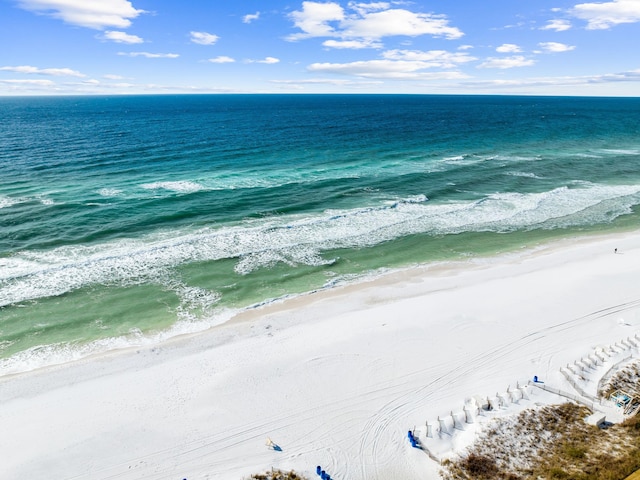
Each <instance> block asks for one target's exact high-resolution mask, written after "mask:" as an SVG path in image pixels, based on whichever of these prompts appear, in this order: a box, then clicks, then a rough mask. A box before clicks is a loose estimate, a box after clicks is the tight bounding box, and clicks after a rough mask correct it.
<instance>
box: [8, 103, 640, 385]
mask: <svg viewBox="0 0 640 480" xmlns="http://www.w3.org/2000/svg"><path fill="white" fill-rule="evenodd" d="M0 172H1V174H0V375H6V374H11V373H16V372H23V371H28V370H31V369H34V368H39V367H43V366H47V365H52V364H57V363H62V362H68V361H71V360H74V359H78V358H82V357H84V356H87V355H91V354H95V353H101V352H106V351H109V350H113V349H119V348H125V347H129V346H137V345H154V344H157V343H159V342H162V341H165V340H167V339H168V338H171V337H172V336H176V335H179V334H183V333H191V332H198V331H202V330H205V329H209V328H211V327H212V326H215V325H218V324H221V323H223V322H225V321H227V320H228V319H229V318H231V317H232V316H233V315H234V314H235V313H237V312H240V311H243V310H245V309H250V308H255V307H256V306H260V305H264V304H267V303H269V302H273V301H276V300H279V299H283V298H290V297H294V296H296V295H301V294H304V293H307V292H311V291H315V290H319V289H327V288H333V287H335V286H338V285H343V284H347V283H350V282H357V281H360V280H362V279H363V278H370V277H371V276H376V275H380V274H382V273H384V272H388V271H391V270H395V269H402V268H407V267H411V266H415V265H422V264H429V263H434V262H446V261H452V260H465V259H475V258H484V257H490V256H495V255H500V254H504V253H513V252H518V251H521V250H522V249H524V248H535V247H536V246H539V245H542V244H544V243H546V242H549V241H553V240H557V239H562V238H573V237H578V236H589V235H596V234H602V233H612V232H623V231H630V230H634V229H637V227H638V224H639V222H638V220H639V216H640V207H639V206H640V98H578V97H516V96H439V95H175V96H172V95H166V96H113V97H109V96H104V97H20V98H15V97H5V98H0Z"/></svg>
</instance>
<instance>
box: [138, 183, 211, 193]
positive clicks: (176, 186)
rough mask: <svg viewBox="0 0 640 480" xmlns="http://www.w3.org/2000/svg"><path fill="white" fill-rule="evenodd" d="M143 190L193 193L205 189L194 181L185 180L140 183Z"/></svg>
mask: <svg viewBox="0 0 640 480" xmlns="http://www.w3.org/2000/svg"><path fill="white" fill-rule="evenodd" d="M140 186H141V187H142V188H144V189H145V190H168V191H170V192H176V193H194V192H199V191H201V190H206V189H207V188H206V187H205V186H204V185H201V184H199V183H196V182H190V181H187V180H182V181H176V182H153V183H145V184H143V185H140Z"/></svg>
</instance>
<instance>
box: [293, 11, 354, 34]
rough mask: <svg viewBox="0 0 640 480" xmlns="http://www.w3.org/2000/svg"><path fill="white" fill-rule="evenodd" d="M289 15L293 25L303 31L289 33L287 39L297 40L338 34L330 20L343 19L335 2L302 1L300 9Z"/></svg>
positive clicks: (342, 13) (343, 16)
mask: <svg viewBox="0 0 640 480" xmlns="http://www.w3.org/2000/svg"><path fill="white" fill-rule="evenodd" d="M290 17H291V18H292V19H293V23H294V25H295V26H296V27H298V28H299V29H300V30H302V31H303V32H304V33H297V34H293V35H290V36H289V40H299V39H302V38H311V37H333V36H338V34H337V31H336V30H334V27H333V26H332V25H330V22H339V21H341V20H344V19H345V13H344V10H343V9H342V7H341V6H340V5H338V4H337V3H317V2H302V10H301V11H295V12H293V13H291V15H290Z"/></svg>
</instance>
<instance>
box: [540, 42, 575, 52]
mask: <svg viewBox="0 0 640 480" xmlns="http://www.w3.org/2000/svg"><path fill="white" fill-rule="evenodd" d="M538 46H539V47H540V48H542V50H543V51H544V52H545V53H559V52H569V51H571V50H574V49H575V48H576V47H575V46H573V45H565V44H564V43H558V42H542V43H539V44H538Z"/></svg>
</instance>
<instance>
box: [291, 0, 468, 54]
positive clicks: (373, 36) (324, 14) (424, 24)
mask: <svg viewBox="0 0 640 480" xmlns="http://www.w3.org/2000/svg"><path fill="white" fill-rule="evenodd" d="M349 8H350V12H346V11H345V10H344V9H343V8H342V7H341V6H340V5H339V4H337V3H335V2H328V3H318V2H312V1H306V2H303V3H302V10H300V11H295V12H293V13H291V15H290V18H291V19H292V20H293V22H294V25H295V26H296V27H297V28H299V29H300V30H302V32H301V33H295V34H292V35H290V36H289V37H288V38H287V39H288V40H290V41H296V40H301V39H305V38H313V37H334V38H339V39H341V40H343V41H347V40H360V41H373V40H379V39H381V38H383V37H389V36H408V37H417V36H420V35H431V36H434V37H444V38H447V39H456V38H460V37H462V36H463V33H462V32H461V31H460V30H459V29H458V28H455V27H451V26H449V21H448V19H447V18H446V16H444V15H435V14H430V13H415V12H411V11H409V10H405V9H399V8H389V4H388V3H386V2H378V3H369V4H364V3H355V2H353V3H350V4H349ZM336 45H340V46H341V47H342V48H344V44H343V43H337V44H336ZM356 45H360V44H356Z"/></svg>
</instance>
